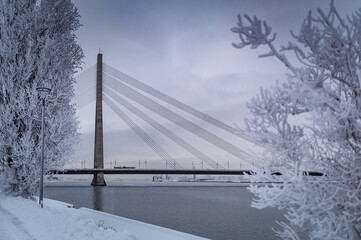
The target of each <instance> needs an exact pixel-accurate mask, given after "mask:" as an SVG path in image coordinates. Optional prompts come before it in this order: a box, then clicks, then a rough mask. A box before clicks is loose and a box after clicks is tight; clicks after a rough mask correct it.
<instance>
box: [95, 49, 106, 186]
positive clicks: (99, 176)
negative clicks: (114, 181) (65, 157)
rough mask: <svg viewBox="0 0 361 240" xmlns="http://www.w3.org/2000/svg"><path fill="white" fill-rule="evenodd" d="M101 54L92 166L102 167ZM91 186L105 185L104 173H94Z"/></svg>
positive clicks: (100, 58)
mask: <svg viewBox="0 0 361 240" xmlns="http://www.w3.org/2000/svg"><path fill="white" fill-rule="evenodd" d="M102 94H103V55H102V54H101V53H99V54H98V57H97V82H96V102H95V104H96V105H95V137H94V138H95V141H94V168H95V169H99V168H101V169H103V168H104V151H103V150H104V148H103V102H102V101H103V99H102ZM91 185H92V186H106V185H107V184H106V183H105V180H104V173H103V172H97V173H94V177H93V181H92V183H91Z"/></svg>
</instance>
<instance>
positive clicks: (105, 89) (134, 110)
mask: <svg viewBox="0 0 361 240" xmlns="http://www.w3.org/2000/svg"><path fill="white" fill-rule="evenodd" d="M103 92H104V93H105V94H107V95H108V96H109V97H111V98H112V99H114V100H115V101H116V102H117V103H119V104H121V105H122V106H123V107H125V108H126V109H128V110H129V111H131V112H132V113H133V114H135V115H137V116H138V117H139V118H141V119H142V120H143V121H145V122H147V123H148V124H149V125H151V126H152V127H154V128H155V129H157V130H158V131H159V132H161V133H162V134H163V135H165V136H166V137H168V138H169V139H171V140H172V141H174V142H175V143H177V144H178V145H180V146H181V147H183V148H184V149H185V150H187V151H188V152H190V153H191V154H193V155H194V156H195V157H197V158H199V159H200V160H201V161H203V162H205V163H206V164H208V165H209V166H210V167H212V168H214V169H225V168H224V167H223V166H222V165H221V164H219V163H217V162H216V161H214V160H213V159H211V158H210V157H208V156H207V155H205V154H204V153H202V152H201V151H199V150H198V149H196V148H195V147H193V146H192V145H190V144H189V143H187V142H186V141H184V140H183V139H182V138H180V137H179V136H177V135H175V134H174V133H172V132H171V131H169V130H168V129H167V128H165V127H164V126H162V125H161V124H159V123H158V122H157V121H155V120H154V119H152V118H151V117H149V116H148V115H147V114H145V113H143V112H142V111H140V110H139V109H138V108H136V107H135V106H134V105H132V104H131V103H130V102H128V101H127V100H125V99H124V98H122V97H121V96H119V95H118V94H116V93H115V92H114V91H112V90H111V89H110V88H108V87H107V86H105V85H103Z"/></svg>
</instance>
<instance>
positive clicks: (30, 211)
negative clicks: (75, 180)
mask: <svg viewBox="0 0 361 240" xmlns="http://www.w3.org/2000/svg"><path fill="white" fill-rule="evenodd" d="M0 200H1V201H0V215H2V216H3V217H5V218H6V220H7V221H6V222H5V223H4V222H3V221H2V222H1V223H0V226H2V227H0V231H4V230H6V229H8V230H7V232H5V233H4V235H5V236H7V238H8V239H9V240H10V239H36V240H49V239H52V240H57V239H59V240H63V239H77V240H93V239H94V240H95V239H108V240H113V239H114V240H134V239H137V238H136V237H135V236H134V235H132V234H130V233H129V232H127V231H122V230H118V229H115V228H114V227H112V226H106V225H105V224H104V222H102V221H101V220H100V219H97V220H94V219H91V218H85V217H84V216H82V214H81V212H79V210H77V209H74V208H72V205H71V204H66V203H62V202H58V201H55V200H50V199H44V209H41V208H40V207H39V205H38V204H37V203H36V202H34V201H31V200H27V199H23V198H20V197H19V198H10V197H4V196H1V197H0ZM2 220H3V219H2ZM14 225H15V226H17V229H15V227H14ZM9 231H11V232H10V233H9ZM0 234H2V232H0ZM4 235H3V236H4Z"/></svg>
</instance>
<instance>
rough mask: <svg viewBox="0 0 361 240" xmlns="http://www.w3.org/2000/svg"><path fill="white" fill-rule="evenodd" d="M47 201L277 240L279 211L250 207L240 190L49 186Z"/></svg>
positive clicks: (217, 235)
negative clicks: (276, 230)
mask: <svg viewBox="0 0 361 240" xmlns="http://www.w3.org/2000/svg"><path fill="white" fill-rule="evenodd" d="M44 194H45V197H47V198H51V199H56V200H60V201H64V202H68V203H72V204H73V205H74V206H75V207H76V208H78V207H87V208H92V209H95V210H100V211H104V212H108V213H111V214H115V215H119V216H122V217H126V218H130V219H134V220H139V221H142V222H147V223H151V224H155V225H158V226H162V227H166V228H170V229H174V230H178V231H182V232H186V233H190V234H194V235H198V236H202V237H206V238H210V239H219V240H228V239H232V240H233V239H238V240H239V239H242V240H248V239H256V240H263V239H264V240H266V239H267V240H272V239H279V238H277V237H276V236H275V233H274V232H273V231H272V228H277V227H278V225H277V224H276V223H275V221H276V220H278V221H280V220H284V218H283V216H282V212H280V211H278V210H276V209H272V208H267V209H262V210H258V209H255V208H252V207H250V204H251V200H252V194H251V193H250V192H249V191H248V190H247V188H246V187H240V186H234V187H233V186H227V187H224V186H221V187H218V186H194V187H193V186H108V187H89V186H76V187H72V186H50V187H49V186H47V187H46V188H45V191H44Z"/></svg>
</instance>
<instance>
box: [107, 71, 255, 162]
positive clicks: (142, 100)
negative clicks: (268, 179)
mask: <svg viewBox="0 0 361 240" xmlns="http://www.w3.org/2000/svg"><path fill="white" fill-rule="evenodd" d="M112 83H113V85H114V87H112V86H111V84H112ZM103 84H104V85H106V86H108V87H110V88H111V89H113V90H115V91H117V92H118V93H120V94H122V95H124V96H126V97H128V98H130V99H132V100H133V101H135V102H137V103H138V104H141V105H142V106H144V107H146V108H148V109H149V110H151V111H153V112H155V113H156V114H158V115H161V116H162V117H164V118H166V119H168V120H169V121H171V122H173V123H175V124H176V125H178V126H180V127H182V128H184V129H185V130H187V131H189V132H191V133H193V134H195V135H197V136H199V137H201V138H202V139H204V140H206V141H208V142H210V143H212V144H214V145H215V146H217V147H219V148H221V149H223V150H224V151H226V152H228V153H230V154H232V155H233V156H235V157H237V158H240V159H242V160H244V161H246V162H248V163H251V164H252V160H251V159H253V156H252V155H250V154H248V153H246V152H244V151H243V150H241V149H239V148H238V147H236V146H234V145H232V144H231V143H229V142H226V141H224V140H223V139H221V138H219V137H218V136H216V135H214V134H212V133H211V132H209V131H207V130H205V129H204V128H202V127H200V126H198V125H196V124H194V123H193V122H191V121H189V120H187V119H185V118H183V117H181V116H179V115H178V114H176V113H175V112H173V111H171V110H170V109H168V108H166V107H164V106H162V105H160V104H158V103H157V102H155V101H153V100H152V99H150V98H148V97H146V96H144V95H142V94H141V93H139V92H137V91H136V90H134V89H132V88H130V87H128V86H127V85H125V84H124V83H122V82H121V81H119V80H118V79H115V78H114V77H112V76H110V75H108V74H104V75H103ZM246 158H247V159H246Z"/></svg>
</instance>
